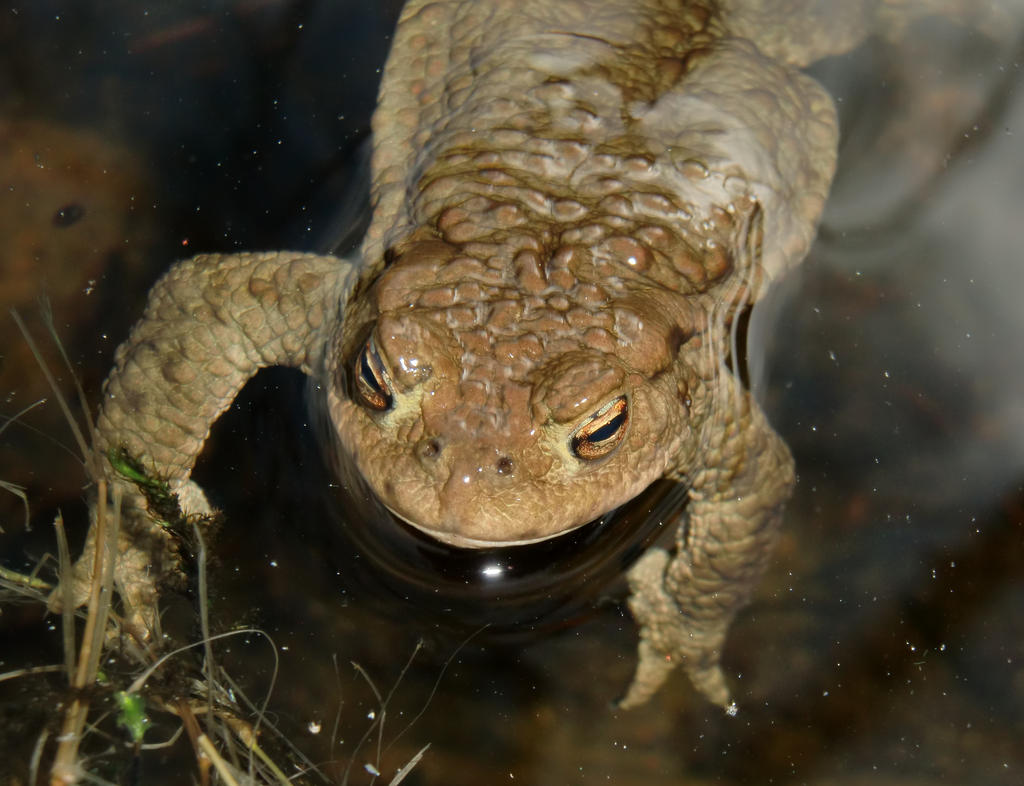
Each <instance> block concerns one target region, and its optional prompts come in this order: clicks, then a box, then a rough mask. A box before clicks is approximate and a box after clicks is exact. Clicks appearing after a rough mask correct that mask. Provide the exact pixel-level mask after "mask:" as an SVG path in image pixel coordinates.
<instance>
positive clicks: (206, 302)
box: [51, 252, 359, 626]
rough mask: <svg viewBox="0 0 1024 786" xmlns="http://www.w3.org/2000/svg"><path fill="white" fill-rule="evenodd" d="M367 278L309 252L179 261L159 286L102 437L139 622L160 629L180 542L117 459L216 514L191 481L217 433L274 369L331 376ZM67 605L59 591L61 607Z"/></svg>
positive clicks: (113, 386) (126, 588) (103, 417)
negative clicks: (249, 388)
mask: <svg viewBox="0 0 1024 786" xmlns="http://www.w3.org/2000/svg"><path fill="white" fill-rule="evenodd" d="M358 272H359V271H358V268H357V266H356V265H355V264H354V263H352V262H350V261H346V260H343V259H339V258H337V257H328V256H314V255H310V254H301V253H290V252H272V253H262V254H253V253H247V254H233V255H228V256H218V255H203V256H198V257H195V258H193V259H188V260H185V261H182V262H179V263H178V264H176V265H175V266H174V267H173V268H171V270H170V271H169V272H168V273H167V275H165V276H164V277H163V278H162V279H161V280H160V281H159V282H157V284H156V285H155V286H154V287H153V289H152V291H151V292H150V295H149V303H148V305H147V308H146V312H145V314H144V316H143V317H142V319H141V320H139V322H138V323H137V324H136V325H135V328H134V329H133V330H132V333H131V335H130V336H129V338H128V340H127V341H125V342H124V344H122V345H121V346H120V347H119V348H118V350H117V355H116V358H115V366H114V369H113V371H111V373H110V376H109V377H108V378H107V381H106V383H105V385H104V391H103V405H102V408H101V410H100V413H99V417H98V419H97V423H96V432H95V439H94V448H95V450H96V452H97V454H98V455H99V457H100V459H99V462H98V471H99V472H102V473H103V474H105V475H107V476H108V478H109V480H111V482H113V483H117V484H120V485H121V487H122V489H123V491H124V492H125V505H124V512H125V517H126V521H125V526H124V527H123V529H122V532H121V536H120V542H119V544H118V558H117V559H118V565H117V570H116V573H115V580H116V582H117V586H118V590H119V593H120V594H121V596H122V598H123V599H124V601H125V604H126V606H128V607H129V608H130V609H133V610H134V611H135V613H134V614H133V615H132V616H133V617H134V619H135V621H136V622H137V623H140V624H141V625H143V626H148V625H149V624H151V623H153V622H155V620H156V616H155V600H156V591H155V584H156V582H157V581H158V580H159V578H160V577H161V576H162V574H165V573H167V572H168V571H170V570H172V569H173V563H174V560H173V558H168V557H167V556H165V555H164V554H163V552H165V551H166V550H167V545H168V544H167V540H168V538H167V536H166V534H165V533H164V532H163V531H162V530H161V529H160V527H159V526H158V525H157V524H155V523H153V522H151V521H150V520H149V518H148V517H147V515H146V512H145V503H144V502H143V501H142V499H141V498H140V496H139V495H138V494H137V493H136V491H135V489H134V488H132V487H131V486H129V485H128V484H127V483H126V482H125V481H124V480H122V479H120V478H119V477H118V476H117V474H116V473H115V472H112V471H111V469H110V467H109V465H108V461H107V456H108V455H109V453H110V451H111V450H117V449H120V448H125V449H126V450H127V452H128V453H129V454H130V455H131V456H132V457H133V458H134V459H136V460H138V461H139V463H140V464H141V465H142V467H143V468H144V469H145V471H146V472H147V473H148V474H150V475H151V476H153V477H157V478H160V479H161V480H165V481H167V483H168V485H169V486H170V488H171V490H172V491H174V492H176V493H177V494H178V495H179V498H180V501H181V503H182V506H183V508H185V510H186V512H188V513H205V512H208V510H209V508H208V507H207V505H206V500H205V497H204V496H203V494H202V492H201V490H200V489H199V488H198V486H196V485H195V484H194V483H192V482H191V481H190V480H189V475H190V474H191V472H192V467H193V465H194V464H195V461H196V458H197V457H198V455H199V453H200V451H201V450H202V448H203V445H204V443H205V442H206V438H207V436H208V435H209V433H210V426H211V425H212V424H213V422H214V421H215V420H216V419H217V418H218V417H219V416H220V414H221V413H222V412H223V411H224V410H225V409H227V407H228V406H229V405H230V404H231V402H232V401H233V400H234V398H235V396H236V394H237V393H238V391H239V390H240V389H241V388H242V386H243V385H244V384H245V383H246V382H247V381H248V380H249V378H250V377H252V376H253V375H254V374H255V373H256V372H257V371H258V370H259V369H261V368H263V367H266V366H274V365H281V366H291V367H295V368H299V369H301V370H302V371H304V372H306V373H307V374H318V373H320V372H321V371H322V366H323V363H324V352H325V350H326V349H327V348H328V346H329V345H330V339H331V336H333V335H334V334H335V332H336V331H337V330H338V328H339V325H340V320H341V310H342V306H343V303H344V301H345V299H346V298H347V296H348V293H349V292H350V291H351V289H352V287H353V285H354V283H355V278H356V275H357V274H358ZM95 479H98V478H94V480H95ZM94 513H95V511H94ZM95 530H96V527H95V526H94V527H93V528H92V530H91V531H90V533H89V536H88V538H87V540H86V545H85V549H84V552H83V554H82V556H81V557H80V558H79V560H78V562H77V563H76V565H75V568H74V572H73V575H72V576H70V577H65V578H64V579H63V580H68V579H69V580H70V581H71V582H72V593H71V594H72V596H73V598H74V602H75V604H76V605H77V604H80V603H82V602H84V600H85V598H86V596H87V593H88V586H89V583H90V581H91V579H92V568H93V553H94V549H95V548H96V542H95ZM61 599H62V594H61V592H60V591H59V590H58V591H57V592H55V593H54V595H53V597H52V598H51V608H54V609H56V608H59V607H60V605H61Z"/></svg>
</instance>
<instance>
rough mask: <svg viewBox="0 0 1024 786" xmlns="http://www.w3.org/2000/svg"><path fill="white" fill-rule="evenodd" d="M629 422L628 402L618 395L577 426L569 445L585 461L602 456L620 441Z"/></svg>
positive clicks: (613, 448)
mask: <svg viewBox="0 0 1024 786" xmlns="http://www.w3.org/2000/svg"><path fill="white" fill-rule="evenodd" d="M627 423H629V402H628V401H626V397H625V396H619V397H618V398H616V399H612V400H611V401H609V402H608V403H607V404H605V405H604V406H603V407H601V409H599V410H598V411H597V412H595V413H594V414H593V415H591V416H590V418H589V419H588V420H587V421H586V422H585V423H583V424H582V425H581V426H580V427H579V428H577V429H576V430H575V431H574V432H573V433H572V436H571V437H570V438H569V446H570V447H571V448H572V452H573V453H575V454H576V457H577V458H581V459H583V460H585V461H593V460H594V459H599V458H604V457H605V456H607V455H608V454H609V453H611V452H612V451H613V450H615V448H617V447H618V446H619V443H620V442H622V438H623V437H624V436H626V424H627Z"/></svg>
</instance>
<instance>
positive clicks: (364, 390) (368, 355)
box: [355, 336, 394, 412]
mask: <svg viewBox="0 0 1024 786" xmlns="http://www.w3.org/2000/svg"><path fill="white" fill-rule="evenodd" d="M355 383H356V384H355V388H356V393H358V394H359V399H360V401H361V402H362V404H363V405H364V406H366V407H368V408H369V409H373V410H376V411H377V412H383V411H384V410H386V409H391V403H392V401H393V395H394V391H393V390H392V388H391V379H390V378H389V377H388V372H387V369H386V368H385V367H384V363H383V362H381V359H380V355H378V354H377V347H376V346H375V345H374V343H373V337H372V336H371V337H370V339H369V340H368V341H367V342H366V344H365V345H364V346H363V351H362V352H360V353H359V357H358V358H356V367H355Z"/></svg>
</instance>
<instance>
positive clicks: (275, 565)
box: [270, 559, 277, 568]
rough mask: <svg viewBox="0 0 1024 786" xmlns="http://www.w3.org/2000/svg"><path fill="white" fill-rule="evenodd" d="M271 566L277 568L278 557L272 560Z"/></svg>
mask: <svg viewBox="0 0 1024 786" xmlns="http://www.w3.org/2000/svg"><path fill="white" fill-rule="evenodd" d="M270 567H272V568H276V567H277V560H276V559H272V560H270Z"/></svg>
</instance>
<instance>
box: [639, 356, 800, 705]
mask: <svg viewBox="0 0 1024 786" xmlns="http://www.w3.org/2000/svg"><path fill="white" fill-rule="evenodd" d="M719 384H720V386H721V388H722V390H720V395H719V398H718V401H719V403H720V404H719V405H720V406H721V407H722V410H721V417H722V419H723V420H724V421H725V422H724V423H722V424H721V427H720V428H710V429H707V430H706V432H705V433H706V435H707V439H708V444H707V445H706V447H705V454H704V461H705V469H702V470H700V471H698V472H697V473H696V474H695V475H694V476H693V478H692V481H691V482H692V488H691V490H690V502H689V504H688V507H687V510H686V512H685V513H684V516H685V518H684V520H683V521H682V522H681V523H680V525H679V527H678V529H677V531H676V548H675V552H674V553H673V554H671V555H670V554H669V553H668V552H667V551H665V550H664V549H660V548H652V549H650V550H649V551H648V552H647V553H645V554H644V555H643V557H641V559H640V560H639V561H638V562H637V563H636V564H635V565H634V566H633V567H632V568H631V569H630V571H629V574H628V577H627V578H628V580H629V586H630V590H631V594H630V598H629V608H630V611H632V613H633V616H634V618H635V619H636V621H637V624H638V625H639V626H640V644H639V648H638V650H639V662H638V664H637V670H636V674H635V676H634V677H633V682H632V684H631V685H630V686H629V690H628V691H627V693H626V695H625V697H624V698H623V699H622V700H621V702H620V706H621V707H623V708H629V707H636V706H639V705H640V704H643V703H644V702H646V701H647V700H648V699H649V698H650V697H651V696H652V695H653V694H654V693H655V691H657V690H658V688H659V687H660V686H661V684H662V683H663V682H664V681H665V679H666V678H667V677H668V675H669V673H670V672H671V671H672V670H673V669H674V668H675V667H676V666H680V665H681V666H682V667H683V669H684V671H686V673H687V675H688V676H689V677H690V680H691V681H692V682H693V684H694V686H695V687H696V688H697V689H698V690H699V691H700V692H701V693H702V694H704V695H705V696H706V697H707V698H708V699H709V700H710V701H712V702H714V703H715V704H718V705H720V706H722V707H728V706H729V704H730V702H731V698H730V693H729V688H728V686H727V685H726V682H725V677H724V675H723V673H722V669H721V666H720V665H719V661H720V658H721V653H722V646H723V644H724V642H725V636H726V633H727V631H728V627H729V623H730V621H731V620H732V618H733V617H734V616H735V614H736V612H737V611H738V610H739V609H740V608H741V607H742V606H743V605H744V604H745V603H746V602H747V599H748V598H749V595H750V592H751V590H752V587H753V585H754V583H755V582H756V581H757V579H758V578H759V576H760V575H761V573H762V571H763V569H764V567H765V564H766V562H767V559H768V557H769V556H770V555H771V552H772V547H773V545H774V541H775V535H776V532H777V529H778V525H779V522H780V519H781V517H782V510H783V505H784V503H785V502H786V500H787V499H788V497H789V495H790V492H791V490H792V487H793V482H794V474H793V459H792V457H791V456H790V453H789V450H788V448H787V447H786V445H785V443H784V442H783V441H782V439H781V438H780V437H779V436H778V435H777V434H776V433H775V432H774V431H773V430H772V428H771V426H770V425H769V424H768V422H767V420H766V419H765V416H764V414H763V413H762V412H761V410H760V408H759V407H758V406H757V404H756V403H755V402H754V401H753V399H752V398H751V396H750V394H749V393H747V392H746V391H743V390H741V389H740V386H739V383H738V382H736V380H735V379H734V378H733V377H732V376H731V375H730V374H728V373H724V372H723V374H722V379H721V380H720V381H719Z"/></svg>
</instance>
